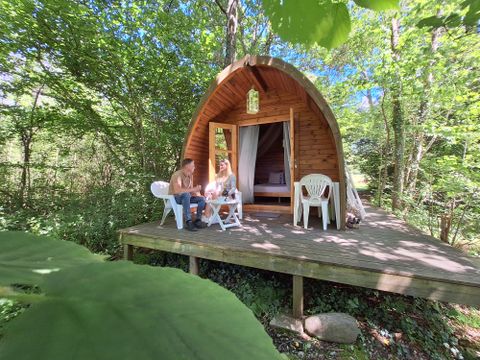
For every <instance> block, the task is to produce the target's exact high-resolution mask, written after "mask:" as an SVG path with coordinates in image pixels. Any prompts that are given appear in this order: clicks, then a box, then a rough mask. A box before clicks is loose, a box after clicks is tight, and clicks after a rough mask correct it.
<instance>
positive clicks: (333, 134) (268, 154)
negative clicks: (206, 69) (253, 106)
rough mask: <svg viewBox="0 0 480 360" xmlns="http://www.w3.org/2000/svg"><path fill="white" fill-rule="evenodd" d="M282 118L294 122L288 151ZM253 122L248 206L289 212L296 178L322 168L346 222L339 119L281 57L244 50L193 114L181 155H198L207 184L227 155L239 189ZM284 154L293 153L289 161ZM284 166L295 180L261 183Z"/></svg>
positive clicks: (198, 177) (201, 179)
mask: <svg viewBox="0 0 480 360" xmlns="http://www.w3.org/2000/svg"><path fill="white" fill-rule="evenodd" d="M252 88H253V89H255V90H256V91H258V92H259V99H260V101H259V111H258V113H256V114H247V111H246V107H247V104H246V103H247V93H248V92H249V90H250V89H252ZM282 123H285V124H289V128H288V130H287V133H288V137H289V139H288V141H289V142H290V150H291V151H290V153H289V154H288V156H287V155H286V153H285V151H284V149H285V146H284V145H285V141H286V140H285V136H286V135H285V134H287V133H285V129H284V131H282V130H281V129H280V127H282V126H281V125H282ZM255 125H258V127H256V128H257V129H258V130H257V134H258V135H256V136H258V143H257V147H258V149H257V158H256V161H255V160H254V162H255V179H254V182H255V195H254V198H253V199H252V200H248V201H247V202H246V203H245V204H244V210H246V211H249V210H250V211H255V212H261V211H267V212H292V205H291V199H293V181H298V180H299V179H300V178H302V177H303V176H305V175H307V174H312V173H322V174H325V175H328V176H329V177H330V178H331V179H332V180H333V181H334V182H338V183H339V189H340V191H339V192H340V221H341V228H342V229H343V228H344V222H345V205H346V195H345V193H346V191H345V189H346V188H345V171H344V158H343V148H342V140H341V137H340V130H339V127H338V124H337V121H336V119H335V116H334V115H333V112H332V111H331V109H330V107H329V106H328V104H327V102H326V101H325V99H324V98H323V96H322V95H321V94H320V92H319V91H318V90H317V88H316V87H315V86H314V85H313V84H312V83H311V82H310V80H309V79H308V78H307V77H306V76H305V75H303V74H302V73H301V72H300V71H299V70H297V69H296V68H295V67H293V66H292V65H290V64H288V63H286V62H284V61H282V60H280V59H277V58H272V57H268V56H249V55H247V56H245V57H244V58H243V59H241V60H239V61H236V62H235V63H233V64H231V65H230V66H228V67H227V68H225V69H224V70H223V71H222V72H221V73H220V74H219V75H218V76H217V78H216V79H215V80H214V81H212V83H211V85H210V87H209V88H208V90H207V92H206V93H205V95H204V96H203V97H202V99H201V101H200V103H199V105H198V107H197V109H196V111H195V113H194V115H193V117H192V121H191V124H190V128H189V131H188V135H187V138H186V140H185V143H184V148H183V157H188V158H192V159H194V160H195V164H196V174H195V183H198V184H202V185H206V184H207V183H208V182H209V181H211V180H212V179H213V177H214V174H215V172H216V171H218V164H217V163H218V159H219V158H222V157H228V158H229V159H230V161H231V163H232V167H233V170H234V172H235V173H236V174H237V179H238V182H239V187H240V189H242V181H246V180H245V174H242V166H239V161H240V163H241V162H242V158H241V157H242V156H243V155H242V149H240V146H241V144H240V143H241V141H242V140H241V139H240V137H241V136H240V135H241V134H244V133H245V131H246V130H245V129H247V128H246V127H252V126H253V127H255ZM244 127H245V129H243V130H242V128H244ZM282 133H283V135H282ZM279 134H280V135H279ZM266 143H267V144H266ZM287 157H290V158H289V162H288V163H287V162H286V158H287ZM244 158H245V156H244ZM284 160H285V161H284ZM287 164H288V165H287ZM240 165H241V164H240ZM286 167H289V168H290V169H288V170H289V171H288V170H285V168H286ZM282 171H283V173H284V177H288V173H290V180H289V181H286V180H287V179H284V181H283V185H284V186H283V188H282V189H281V190H279V191H275V190H276V188H275V187H274V188H273V189H269V188H268V185H267V188H265V187H262V186H261V185H265V184H269V183H271V182H272V181H271V180H272V179H274V178H275V175H278V173H281V172H282ZM244 172H246V171H244ZM272 174H273V177H272ZM285 183H286V184H285ZM287 184H288V188H286V187H285V185H287ZM257 185H258V186H257ZM278 186H279V187H280V185H278ZM257 188H258V189H257ZM257 190H258V191H257ZM263 190H265V191H263ZM248 203H250V204H248Z"/></svg>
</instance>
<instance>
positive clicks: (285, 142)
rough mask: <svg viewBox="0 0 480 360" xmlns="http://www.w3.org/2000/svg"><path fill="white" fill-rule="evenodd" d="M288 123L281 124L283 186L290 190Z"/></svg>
mask: <svg viewBox="0 0 480 360" xmlns="http://www.w3.org/2000/svg"><path fill="white" fill-rule="evenodd" d="M290 150H291V147H290V122H289V121H284V122H283V164H284V166H285V184H287V187H288V188H290V185H291V181H290V163H291V161H290V159H291V158H290Z"/></svg>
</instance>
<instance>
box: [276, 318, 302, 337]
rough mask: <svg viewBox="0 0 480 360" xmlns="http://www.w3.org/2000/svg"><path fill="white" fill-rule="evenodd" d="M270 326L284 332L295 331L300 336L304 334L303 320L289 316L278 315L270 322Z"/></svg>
mask: <svg viewBox="0 0 480 360" xmlns="http://www.w3.org/2000/svg"><path fill="white" fill-rule="evenodd" d="M270 326H271V327H275V328H279V329H284V330H289V331H293V332H295V333H298V334H303V324H302V320H300V319H295V318H293V317H291V316H287V315H282V314H280V315H277V316H275V317H274V318H273V319H272V320H271V321H270Z"/></svg>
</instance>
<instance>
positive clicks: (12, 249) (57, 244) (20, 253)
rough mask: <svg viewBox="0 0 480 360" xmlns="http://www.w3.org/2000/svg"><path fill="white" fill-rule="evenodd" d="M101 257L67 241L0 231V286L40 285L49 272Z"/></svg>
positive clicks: (95, 260) (98, 260)
mask: <svg viewBox="0 0 480 360" xmlns="http://www.w3.org/2000/svg"><path fill="white" fill-rule="evenodd" d="M101 260H102V258H101V257H100V256H98V255H94V254H92V253H91V252H90V251H88V249H86V248H84V247H83V246H80V245H77V244H74V243H71V242H68V241H62V240H55V239H52V238H49V237H46V236H37V235H33V234H28V233H24V232H20V231H5V232H0V286H2V285H3V286H8V285H12V284H23V285H39V284H40V283H41V282H42V279H43V278H45V275H47V274H49V273H51V272H55V271H60V270H62V269H66V268H69V267H72V266H76V265H80V264H86V263H92V262H100V261H101Z"/></svg>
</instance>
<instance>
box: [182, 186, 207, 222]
mask: <svg viewBox="0 0 480 360" xmlns="http://www.w3.org/2000/svg"><path fill="white" fill-rule="evenodd" d="M175 201H176V202H177V204H181V205H182V206H183V216H184V217H185V221H192V213H191V212H190V204H198V207H197V219H201V218H202V211H203V210H204V209H205V204H206V203H205V198H204V197H203V196H192V194H190V193H188V192H185V193H181V194H176V195H175Z"/></svg>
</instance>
